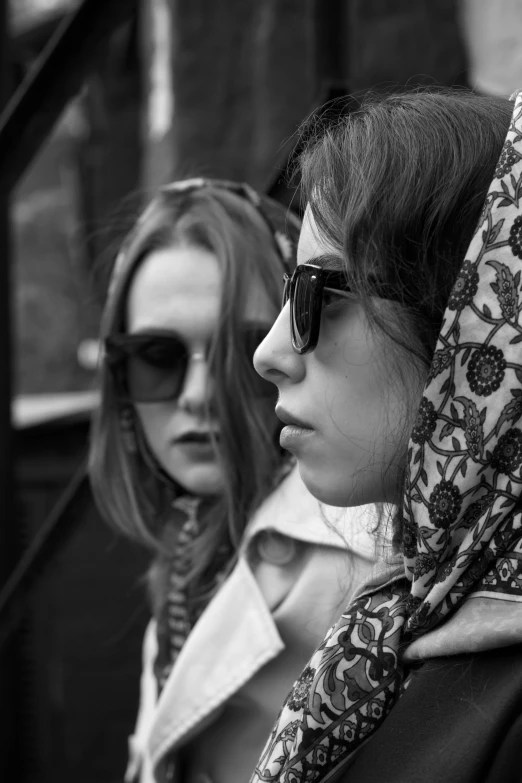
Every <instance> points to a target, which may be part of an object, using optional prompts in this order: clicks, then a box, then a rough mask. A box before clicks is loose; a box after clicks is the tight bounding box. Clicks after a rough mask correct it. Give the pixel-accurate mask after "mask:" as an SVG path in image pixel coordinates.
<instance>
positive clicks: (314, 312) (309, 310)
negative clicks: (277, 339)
mask: <svg viewBox="0 0 522 783" xmlns="http://www.w3.org/2000/svg"><path fill="white" fill-rule="evenodd" d="M304 277H306V278H307V280H306V290H307V293H308V297H307V299H306V304H305V308H304V312H303V311H300V312H296V309H297V305H296V296H295V292H296V288H297V286H298V285H299V284H300V282H302V278H304ZM284 281H285V287H284V290H283V302H282V307H284V306H285V304H286V303H287V302H288V300H290V333H291V337H292V348H293V349H294V351H295V352H296V353H299V354H304V353H310V352H311V351H313V350H314V348H315V347H316V346H317V343H318V340H319V331H320V328H321V312H322V309H323V292H324V291H325V289H326V290H332V291H338V292H339V293H340V294H343V293H344V294H349V293H350V291H351V289H350V287H349V285H348V283H347V282H346V275H345V274H344V272H340V271H338V270H331V269H324V267H322V266H318V265H317V264H301V265H300V266H298V267H296V269H295V271H294V273H293V274H292V276H289V275H286V274H285V275H284ZM299 321H301V322H302V321H306V322H307V323H308V328H307V329H306V331H307V334H308V337H307V338H306V340H303V338H302V337H301V335H300V334H298V332H297V329H296V322H299Z"/></svg>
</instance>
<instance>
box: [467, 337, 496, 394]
mask: <svg viewBox="0 0 522 783" xmlns="http://www.w3.org/2000/svg"><path fill="white" fill-rule="evenodd" d="M505 369H506V362H505V360H504V354H503V353H502V351H501V350H500V348H495V346H493V345H484V346H481V347H480V348H479V349H478V350H477V351H474V352H473V354H472V355H471V359H470V361H469V364H468V371H467V373H466V378H467V380H468V383H469V388H470V389H471V391H472V392H475V394H477V395H478V396H479V397H488V396H489V395H490V394H491V393H492V392H494V391H497V389H498V388H499V386H500V384H501V383H502V381H503V380H504V371H505Z"/></svg>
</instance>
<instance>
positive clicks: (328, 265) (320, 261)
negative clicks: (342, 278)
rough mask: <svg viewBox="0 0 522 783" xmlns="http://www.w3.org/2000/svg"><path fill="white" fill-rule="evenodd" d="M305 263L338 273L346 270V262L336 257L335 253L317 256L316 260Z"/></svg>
mask: <svg viewBox="0 0 522 783" xmlns="http://www.w3.org/2000/svg"><path fill="white" fill-rule="evenodd" d="M305 263H307V264H315V265H316V266H321V267H322V268H323V269H328V270H334V271H336V272H342V271H343V270H344V261H343V259H342V258H341V256H338V255H335V253H326V254H324V255H320V256H316V257H315V258H309V259H308V260H307V261H306V262H305Z"/></svg>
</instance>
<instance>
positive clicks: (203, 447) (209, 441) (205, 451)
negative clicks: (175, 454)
mask: <svg viewBox="0 0 522 783" xmlns="http://www.w3.org/2000/svg"><path fill="white" fill-rule="evenodd" d="M218 439H219V435H218V434H217V433H213V437H211V434H210V432H197V431H195V430H193V431H190V432H185V433H184V434H183V435H180V436H179V437H177V438H176V439H175V440H174V443H173V445H174V446H175V447H177V448H180V449H182V451H183V452H184V453H185V455H186V456H187V457H189V458H190V459H193V460H196V461H209V460H215V459H216V448H215V445H214V443H215V441H216V440H218Z"/></svg>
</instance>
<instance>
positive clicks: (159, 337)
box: [104, 327, 273, 403]
mask: <svg viewBox="0 0 522 783" xmlns="http://www.w3.org/2000/svg"><path fill="white" fill-rule="evenodd" d="M268 331H269V330H268V329H266V328H262V327H245V328H244V329H243V330H242V332H241V343H240V344H241V350H242V351H243V352H244V356H245V358H246V359H247V361H248V362H249V363H250V365H252V362H253V358H254V353H255V352H256V349H257V348H258V346H259V345H260V344H261V343H262V342H263V340H264V339H265V337H266V336H267V334H268ZM104 345H105V356H106V361H107V365H108V367H109V369H110V371H111V373H112V376H113V378H114V381H115V386H116V393H117V396H118V398H119V399H120V400H122V401H126V402H139V403H143V402H145V403H147V402H149V403H153V402H167V401H169V400H176V399H177V398H178V397H179V396H180V394H181V392H182V390H183V386H184V383H185V377H186V374H187V369H188V366H189V363H190V362H191V361H195V360H196V359H202V358H205V357H204V355H203V354H194V353H192V354H191V353H190V351H189V349H188V347H187V345H186V344H185V342H184V341H183V340H182V339H181V338H180V337H179V336H178V335H176V334H174V333H173V332H160V331H155V332H150V333H146V332H138V333H136V334H126V333H124V334H114V335H111V336H110V337H107V338H106V339H105V343H104ZM252 379H253V383H254V392H255V394H256V395H257V396H259V397H267V396H271V395H272V394H273V386H272V384H271V383H269V382H268V381H263V379H262V378H260V377H259V376H258V375H257V374H256V373H255V371H254V369H253V366H252Z"/></svg>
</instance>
